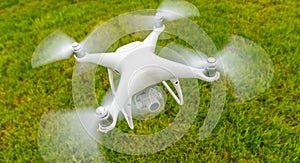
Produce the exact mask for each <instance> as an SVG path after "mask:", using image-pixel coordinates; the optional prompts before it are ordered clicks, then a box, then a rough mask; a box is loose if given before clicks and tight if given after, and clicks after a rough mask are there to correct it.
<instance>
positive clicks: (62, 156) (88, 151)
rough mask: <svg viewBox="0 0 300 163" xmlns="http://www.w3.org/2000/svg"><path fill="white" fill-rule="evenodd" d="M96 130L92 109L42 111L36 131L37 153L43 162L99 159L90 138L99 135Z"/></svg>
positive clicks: (96, 147)
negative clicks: (38, 152)
mask: <svg viewBox="0 0 300 163" xmlns="http://www.w3.org/2000/svg"><path fill="white" fill-rule="evenodd" d="M77 114H80V115H81V118H79V117H78V115H77ZM85 124H89V125H85ZM96 129H97V118H96V115H95V109H81V110H79V109H77V110H74V109H73V110H71V111H65V110H58V111H48V112H45V113H44V114H43V116H42V117H41V120H40V126H39V130H38V145H39V151H40V154H41V156H42V157H43V159H44V161H45V162H66V161H70V160H73V161H75V162H77V161H83V162H90V161H95V160H96V159H97V160H98V159H103V155H102V152H101V150H99V148H101V147H100V146H98V144H97V142H96V140H94V139H93V138H94V137H96V136H99V135H98V133H97V130H96ZM86 130H88V132H87V131H86ZM91 134H93V135H91Z"/></svg>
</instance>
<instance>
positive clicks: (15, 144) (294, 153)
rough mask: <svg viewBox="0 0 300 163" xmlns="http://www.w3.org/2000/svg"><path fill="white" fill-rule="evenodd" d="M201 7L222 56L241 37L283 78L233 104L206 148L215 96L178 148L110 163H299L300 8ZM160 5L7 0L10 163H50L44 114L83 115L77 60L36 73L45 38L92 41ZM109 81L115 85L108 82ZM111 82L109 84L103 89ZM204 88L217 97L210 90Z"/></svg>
mask: <svg viewBox="0 0 300 163" xmlns="http://www.w3.org/2000/svg"><path fill="white" fill-rule="evenodd" d="M193 4H195V5H196V6H197V7H198V9H199V11H200V13H201V16H200V17H198V18H193V20H194V22H196V23H197V24H199V25H200V26H201V27H202V28H203V29H204V30H205V31H206V32H207V33H208V35H209V36H210V37H211V38H212V40H213V41H214V42H215V44H216V46H217V48H219V49H221V48H222V47H223V46H224V45H225V44H226V43H227V41H228V40H229V37H230V35H231V34H237V35H241V36H243V37H245V38H248V39H250V40H252V41H254V42H255V43H256V44H258V45H260V46H261V47H262V48H264V49H265V50H266V52H267V53H268V54H269V55H270V57H271V59H272V61H273V63H274V70H275V74H274V79H273V82H272V83H271V86H270V88H268V89H267V90H266V91H265V92H263V93H262V94H261V95H260V96H258V97H256V98H254V99H253V100H251V101H248V102H242V103H234V102H233V100H232V98H231V97H230V96H229V97H228V98H227V103H226V107H225V109H224V111H223V113H222V116H221V119H220V120H219V122H218V124H217V127H216V128H215V129H214V131H213V132H212V134H211V135H210V136H209V137H208V138H206V139H205V140H204V141H200V140H199V134H198V133H199V129H200V126H201V125H202V123H203V120H204V118H205V115H206V111H207V109H206V108H207V106H208V105H209V97H207V95H206V94H203V93H202V94H201V104H200V111H199V113H198V115H197V118H196V120H195V122H194V124H193V125H192V127H191V128H190V129H189V131H188V133H187V134H186V135H185V136H184V137H183V138H182V139H180V140H179V141H178V142H177V143H175V144H174V145H173V146H172V147H169V148H167V149H166V150H164V151H160V152H158V153H155V154H150V155H141V156H135V155H134V156H131V155H124V154H121V153H116V152H114V151H111V150H108V149H104V151H105V158H106V159H107V160H108V161H109V162H125V161H126V162H198V161H203V162H221V161H222V162H299V161H300V158H299V157H300V143H299V142H300V134H299V133H300V126H299V124H300V114H299V113H300V102H299V98H300V88H299V83H300V81H299V75H300V74H299V72H300V55H299V54H300V44H299V42H300V29H299V27H300V10H299V8H300V2H299V1H297V0H286V1H283V0H277V1H275V0H261V1H250V0H248V1H247V0H224V1H218V0H211V1H209V0H199V1H197V2H193ZM158 5H159V1H146V0H143V1H136V2H130V3H128V2H125V1H121V0H115V1H105V2H102V1H101V2H100V1H92V0H91V1H84V2H83V1H82V2H81V1H76V0H73V1H71V0H64V1H57V0H52V1H51V2H50V1H26V0H23V1H22V0H20V1H17V0H14V1H9V0H7V1H4V2H3V1H1V2H0V22H1V23H0V53H1V55H0V56H1V59H0V107H1V112H0V124H1V138H0V162H42V158H41V156H40V154H39V151H38V146H37V129H38V126H39V120H40V118H41V116H42V114H43V113H44V112H45V111H47V110H59V109H61V108H63V109H67V108H72V107H74V104H73V101H72V69H73V68H72V67H73V63H74V59H69V60H65V61H61V62H57V63H55V64H51V65H47V66H44V67H41V68H37V69H32V67H31V63H30V60H31V55H32V53H33V52H34V49H35V47H36V46H37V45H38V44H39V43H40V42H41V40H42V39H43V38H44V37H46V36H47V35H48V34H50V33H51V32H53V31H55V30H56V29H61V30H62V31H64V32H65V33H67V34H68V35H70V36H72V37H74V38H75V39H76V40H82V39H84V38H85V36H86V35H88V33H89V32H91V31H92V30H93V28H94V27H95V26H96V25H97V24H101V23H104V22H105V21H107V20H109V19H110V18H113V17H115V16H117V15H119V14H122V13H126V12H130V11H133V10H139V9H148V8H151V9H155V8H157V6H158ZM101 72H102V73H106V71H105V69H104V68H100V69H99V73H101ZM102 77H103V78H104V79H103V80H104V81H107V77H106V76H105V75H103V76H102ZM107 84H108V83H107V82H106V85H105V82H104V86H103V88H104V87H105V86H107ZM207 86H208V87H209V85H207ZM104 89H105V88H104ZM203 90H204V91H208V90H209V89H208V88H206V87H205V85H204V88H203ZM103 93H104V92H100V95H99V96H101V95H102V94H103ZM144 127H145V128H146V129H147V127H146V126H144Z"/></svg>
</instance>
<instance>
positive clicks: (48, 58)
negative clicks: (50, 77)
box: [31, 30, 75, 67]
mask: <svg viewBox="0 0 300 163" xmlns="http://www.w3.org/2000/svg"><path fill="white" fill-rule="evenodd" d="M74 42H75V40H74V39H73V38H71V37H69V36H67V35H66V34H64V33H63V32H61V31H59V30H58V31H55V32H54V33H52V34H50V35H49V36H48V37H46V38H45V39H44V40H43V41H42V42H41V43H40V44H39V45H38V47H37V48H36V50H35V51H34V53H33V56H32V60H31V65H32V67H38V66H42V65H45V64H48V63H51V62H55V61H59V60H63V59H67V58H69V57H70V56H71V55H72V53H73V48H72V44H73V43H74Z"/></svg>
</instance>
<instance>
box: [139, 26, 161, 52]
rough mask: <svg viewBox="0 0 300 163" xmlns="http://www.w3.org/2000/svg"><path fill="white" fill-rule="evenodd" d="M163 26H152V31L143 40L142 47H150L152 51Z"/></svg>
mask: <svg viewBox="0 0 300 163" xmlns="http://www.w3.org/2000/svg"><path fill="white" fill-rule="evenodd" d="M164 29H165V26H164V25H163V26H161V27H154V29H153V31H152V32H151V33H150V34H149V35H148V37H147V38H146V39H145V40H144V41H143V43H142V47H149V48H151V49H150V50H151V52H154V50H155V46H156V42H157V40H158V37H159V35H160V34H161V33H162V32H163V31H164Z"/></svg>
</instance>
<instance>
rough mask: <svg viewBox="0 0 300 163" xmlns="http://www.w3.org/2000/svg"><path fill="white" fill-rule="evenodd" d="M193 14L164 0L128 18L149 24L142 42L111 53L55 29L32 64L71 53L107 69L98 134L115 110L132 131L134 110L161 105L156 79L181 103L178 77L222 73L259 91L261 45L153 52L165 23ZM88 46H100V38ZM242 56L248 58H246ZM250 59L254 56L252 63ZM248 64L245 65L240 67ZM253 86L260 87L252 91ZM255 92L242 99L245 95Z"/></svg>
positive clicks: (210, 77)
mask: <svg viewBox="0 0 300 163" xmlns="http://www.w3.org/2000/svg"><path fill="white" fill-rule="evenodd" d="M198 15H199V11H198V10H197V8H196V7H195V6H193V5H192V4H190V3H188V2H185V1H179V2H177V3H175V2H172V1H164V2H163V3H162V4H161V5H160V7H159V8H158V9H157V12H156V14H155V15H151V16H144V15H143V16H138V19H135V18H134V17H130V18H129V19H128V20H129V22H128V23H132V24H134V25H135V26H137V24H139V23H145V24H147V26H148V27H149V26H152V27H151V28H152V30H151V32H150V34H148V35H147V36H146V38H145V39H144V40H142V41H134V42H131V43H128V44H125V45H123V46H121V47H119V48H117V50H115V51H114V52H93V50H90V49H89V48H88V47H89V46H96V45H90V44H91V42H92V41H89V39H90V38H89V37H88V38H87V39H86V40H84V41H82V42H81V43H78V42H76V41H75V40H74V39H73V38H70V37H69V36H67V35H66V34H64V33H62V32H61V31H57V32H54V33H53V34H51V35H50V36H49V37H47V38H45V39H44V40H43V41H42V43H41V44H40V45H39V46H38V47H37V48H36V50H35V52H34V54H33V57H32V66H33V67H38V66H42V65H45V64H48V63H52V62H56V61H58V60H62V59H67V58H70V57H71V56H72V54H74V55H73V57H74V58H75V60H76V62H77V63H79V64H81V63H92V64H95V65H98V66H102V67H106V68H107V70H108V77H109V83H110V87H111V88H110V89H111V92H110V98H109V99H110V100H109V102H106V103H105V104H102V105H99V106H98V107H97V108H94V109H93V113H91V114H92V115H91V117H90V118H91V119H94V121H95V122H96V123H97V127H96V128H93V130H95V131H96V130H97V131H99V132H101V133H109V132H110V131H111V130H113V129H114V128H115V127H116V124H117V121H118V117H120V114H121V115H122V116H123V117H124V118H125V119H126V122H127V124H128V126H129V127H130V129H134V123H133V117H134V115H133V112H134V111H136V110H137V111H141V112H146V113H151V112H155V111H157V110H160V109H161V108H163V107H164V106H165V104H164V96H165V95H164V93H163V91H162V90H161V89H159V88H158V87H155V85H157V84H159V83H161V84H162V85H163V86H164V87H165V89H166V90H167V91H168V92H169V94H170V95H171V96H172V97H173V99H174V100H175V101H176V103H177V104H178V105H180V106H182V105H184V97H183V93H182V89H181V87H182V86H181V83H180V80H181V79H196V80H202V81H205V82H215V81H218V80H220V78H221V77H222V76H225V77H227V78H228V79H229V80H230V81H231V83H232V86H233V87H236V88H237V92H239V91H240V92H246V93H245V94H247V95H248V94H251V93H252V94H254V95H256V94H257V92H258V91H261V90H263V89H265V88H266V87H267V85H268V84H269V82H270V81H271V78H272V68H273V67H272V62H271V61H270V60H268V58H267V57H266V53H265V52H264V51H263V50H262V49H260V48H258V47H257V46H256V45H255V44H254V43H253V42H250V41H248V40H245V39H241V38H240V37H234V41H233V42H232V43H230V44H229V45H228V46H227V47H225V48H224V50H222V51H221V52H219V53H218V54H216V55H215V56H210V57H208V56H207V55H205V54H204V53H203V52H200V51H197V50H193V49H191V48H188V47H184V46H182V45H177V44H172V43H171V44H169V45H167V46H166V47H164V48H163V50H162V51H163V53H168V54H167V55H168V56H169V57H163V56H160V55H158V54H157V53H156V46H157V41H158V40H159V37H160V35H161V34H162V33H163V32H164V31H165V30H166V28H168V26H167V25H166V23H165V22H166V21H168V22H172V21H176V20H179V19H186V18H187V17H190V16H198ZM136 20H142V21H136ZM130 21H133V22H130ZM92 34H93V33H92ZM92 37H96V36H92ZM90 40H91V39H90ZM93 44H101V42H94V43H93ZM245 49H246V50H245ZM91 51H92V52H91ZM183 53H184V54H183ZM247 55H252V56H251V57H247ZM182 57H183V59H182ZM234 57H236V58H238V59H234ZM249 58H255V59H254V62H253V64H251V59H249ZM247 63H248V66H249V65H250V67H246V68H243V67H241V66H245V65H247ZM251 66H252V67H251ZM114 74H118V75H119V76H120V79H119V81H118V83H117V84H116V83H115V82H114V78H115V77H114ZM251 75H252V76H251ZM261 75H264V76H265V79H263V80H256V83H250V82H247V81H248V80H250V78H251V77H253V76H255V77H257V76H261ZM257 78H258V77H257ZM245 81H246V82H245ZM168 83H171V84H172V86H170V85H169V84H168ZM245 83H246V84H247V83H250V85H251V86H250V87H247V86H245ZM257 86H259V89H255V90H254V89H252V88H256V87H257ZM171 87H173V88H174V89H175V91H176V92H174V90H173V89H172V88H171ZM244 87H246V88H247V90H245V88H244ZM249 88H251V89H252V90H249ZM249 92H250V93H249ZM254 95H250V97H245V98H246V99H250V98H252V97H253V96H254ZM145 110H146V111H145ZM85 125H89V124H85ZM87 128H89V127H87Z"/></svg>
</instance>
